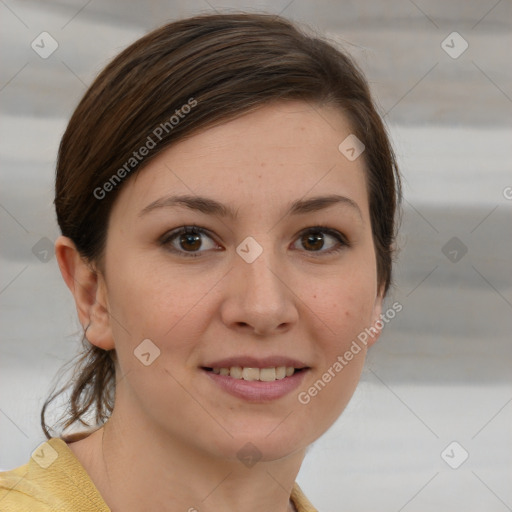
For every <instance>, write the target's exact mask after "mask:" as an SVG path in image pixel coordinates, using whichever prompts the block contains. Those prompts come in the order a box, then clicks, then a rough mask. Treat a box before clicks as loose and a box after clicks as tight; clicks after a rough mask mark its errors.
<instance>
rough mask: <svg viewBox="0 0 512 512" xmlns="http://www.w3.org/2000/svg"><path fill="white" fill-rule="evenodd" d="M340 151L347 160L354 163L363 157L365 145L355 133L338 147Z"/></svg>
mask: <svg viewBox="0 0 512 512" xmlns="http://www.w3.org/2000/svg"><path fill="white" fill-rule="evenodd" d="M338 150H339V152H340V153H341V154H342V155H343V156H344V157H345V158H346V159H347V160H350V161H351V162H353V161H354V160H356V159H357V158H359V157H360V156H361V154H362V153H363V151H364V150H365V145H364V144H363V143H362V142H361V141H360V140H359V139H358V138H357V137H356V136H355V135H354V134H353V133H351V134H350V135H349V136H348V137H347V138H346V139H344V140H343V142H342V143H341V144H340V145H339V146H338Z"/></svg>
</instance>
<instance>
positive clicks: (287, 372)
mask: <svg viewBox="0 0 512 512" xmlns="http://www.w3.org/2000/svg"><path fill="white" fill-rule="evenodd" d="M203 370H205V371H207V372H212V373H213V374H215V375H222V376H224V377H231V378H232V379H237V380H247V381H260V382H274V381H276V380H281V379H285V378H286V377H291V376H292V375H295V374H296V373H298V372H302V371H305V370H307V367H302V368H295V367H294V366H273V367H268V368H254V367H250V366H245V367H244V366H230V367H215V368H210V367H203Z"/></svg>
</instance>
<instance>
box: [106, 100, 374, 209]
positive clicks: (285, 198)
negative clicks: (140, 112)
mask: <svg viewBox="0 0 512 512" xmlns="http://www.w3.org/2000/svg"><path fill="white" fill-rule="evenodd" d="M350 134H351V128H350V125H349V123H348V120H347V119H346V118H345V117H344V116H343V115H342V114H341V111H340V110H339V109H337V108H334V107H332V106H319V105H310V104H308V103H305V102H300V101H296V102H295V101H294V102H291V101H288V102H283V103H275V104H270V105H266V106H263V107H260V108H259V109H257V110H255V111H253V112H250V113H247V114H244V115H243V116H241V117H238V118H236V119H233V120H230V121H227V122H226V123H223V124H220V125H217V126H215V127H212V128H207V129H205V130H202V131H199V132H197V133H195V134H193V135H191V136H190V137H189V138H187V139H185V140H182V141H180V142H178V143H176V144H175V145H173V146H171V147H169V148H167V149H166V150H164V151H163V152H162V153H161V154H160V155H158V156H157V157H156V158H155V159H154V160H153V161H152V162H150V163H149V164H148V165H147V166H146V167H144V168H143V169H142V170H141V171H139V172H138V173H137V174H136V175H135V176H134V179H130V180H128V182H127V183H126V184H125V185H124V186H123V188H122V190H121V191H120V195H119V197H118V199H117V202H116V203H118V205H117V209H120V208H122V210H123V211H124V212H123V215H124V216H126V215H131V214H132V213H133V212H132V210H133V211H135V210H136V211H137V213H138V212H140V211H141V210H142V209H143V208H144V207H146V206H147V205H148V204H149V203H150V202H152V201H155V200H156V199H158V198H159V197H162V196H164V195H166V194H189V195H190V194H192V195H194V194H197V195H201V196H208V197H212V198H215V199H216V200H218V201H222V202H224V203H227V204H230V205H233V206H234V207H236V208H237V209H241V210H242V212H243V210H244V208H245V207H249V205H251V207H252V208H253V209H254V208H255V207H259V208H263V205H264V208H265V209H266V211H267V213H270V210H271V209H272V206H273V205H275V206H276V208H277V207H279V205H282V204H283V203H291V202H292V201H294V200H297V199H299V198H301V197H305V196H308V195H311V196H315V195H324V194H326V193H338V194H343V195H345V196H348V197H350V198H351V199H352V200H354V201H355V202H357V203H358V204H359V206H360V208H361V210H367V203H366V201H367V199H366V179H365V169H364V161H363V158H357V159H356V160H354V161H350V160H348V159H347V158H346V157H345V156H344V155H343V154H342V153H341V152H340V150H339V148H338V147H339V145H340V143H342V141H343V140H345V139H346V138H347V136H349V135H350ZM115 208H116V205H115ZM276 211H277V210H276ZM363 214H364V213H363Z"/></svg>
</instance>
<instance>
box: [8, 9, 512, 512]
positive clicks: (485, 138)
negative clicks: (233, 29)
mask: <svg viewBox="0 0 512 512" xmlns="http://www.w3.org/2000/svg"><path fill="white" fill-rule="evenodd" d="M215 10H218V11H221V12H226V11H230V10H245V11H250V12H254V11H266V12H271V13H276V14H278V13H281V14H282V15H283V16H285V17H288V18H290V19H292V20H295V21H298V22H300V23H305V24H307V25H309V26H310V27H312V28H314V29H316V30H317V31H319V32H320V33H322V34H323V35H325V36H327V37H329V38H331V39H332V40H333V41H336V44H339V45H341V47H342V48H344V49H345V50H346V51H348V52H349V53H351V54H352V55H353V56H354V57H355V58H356V59H357V60H358V62H359V64H360V65H361V67H362V68H363V70H364V71H365V72H366V74H367V77H368V80H369V82H370V84H371V87H372V89H373V92H374V94H375V96H376V99H377V101H378V104H379V105H380V109H381V112H382V115H383V116H384V119H385V121H386V123H387V125H388V127H389V130H390V133H391V136H392V138H393V141H394V145H395V148H396V152H397V155H398V158H399V162H400V165H401V171H402V174H403V176H404V181H405V202H404V215H403V223H402V230H401V234H400V237H399V244H400V247H401V252H400V254H399V258H398V261H397V265H396V273H395V286H394V288H393V290H392V291H391V293H390V296H389V299H388V303H389V305H391V304H392V303H393V302H394V301H399V302H400V303H401V304H402V305H403V311H402V312H401V313H399V314H398V315H397V316H396V318H395V319H394V320H393V321H392V322H391V323H390V324H389V325H388V326H387V327H386V328H385V331H384V334H383V336H382V337H381V339H380V340H379V342H378V344H377V345H376V346H374V347H373V348H372V349H371V351H370V354H369V358H368V362H367V365H366V369H365V371H364V373H363V378H362V381H361V384H360V386H359V388H358V390H357V391H356V393H355V395H354V398H353V399H352V401H351V403H350V404H349V406H348V408H347V409H346V411H345V412H344V414H343V415H342V416H341V417H340V419H339V420H338V421H337V422H336V424H335V425H334V426H333V427H332V428H331V429H330V430H329V431H328V432H327V433H326V434H325V436H323V437H322V438H321V439H320V440H319V441H318V442H316V443H315V444H314V445H313V446H312V447H311V450H310V452H309V454H308V456H307V458H306V460H305V462H304V465H303V467H302V469H301V472H300V473H299V477H298V482H299V483H300V484H301V486H302V487H303V489H304V491H305V492H306V494H307V495H308V497H309V498H310V499H311V501H312V502H313V503H314V504H315V505H316V506H317V507H318V508H319V510H322V511H329V510H330V511H340V510H352V511H368V510H377V509H378V510H382V511H402V510H404V511H409V510H410V511H413V510H414V511H432V510H452V511H456V510H457V511H458V510H464V511H465V512H471V511H475V512H477V511H478V512H481V511H483V510H485V511H486V512H491V511H506V510H512V487H511V486H510V475H511V474H512V473H511V470H512V428H511V426H512V346H511V341H510V340H511V336H510V333H511V331H512V314H511V313H512V275H511V261H512V229H511V226H512V224H511V222H510V221H511V218H512V215H511V214H512V172H511V171H512V126H511V124H512V123H511V119H512V66H511V64H510V62H511V61H510V50H511V48H512V31H511V29H512V3H511V2H510V0H501V1H496V0H489V1H487V0H480V1H475V0H473V1H463V0H457V1H448V2H446V1H441V0H416V1H412V0H392V1H388V2H384V1H380V2H379V1H376V0H362V1H358V2H356V1H332V0H331V1H327V0H322V1H315V2H313V1H310V0H292V1H290V0H284V1H274V2H243V1H235V0H231V1H230V2H217V1H213V0H210V1H208V2H207V1H199V0H198V1H185V0H182V1H168V2H164V1H160V0H155V1H150V2H142V1H136V0H130V1H124V2H121V1H118V2H114V1H112V0H108V1H100V0H90V1H84V0H76V1H75V0H73V1H69V0H62V1H45V2H32V1H21V0H18V1H16V0H0V27H1V31H0V33H1V36H0V37H1V41H2V44H1V45H0V52H1V57H2V67H1V77H0V113H1V124H0V159H1V178H0V179H1V188H0V218H1V237H2V238H1V254H0V258H1V260H0V261H1V267H0V304H1V320H2V324H1V325H2V337H1V345H0V470H6V469H11V468H13V467H16V466H18V465H21V464H23V463H25V462H26V461H27V460H28V457H29V456H30V454H31V452H32V450H34V448H36V447H37V446H38V445H39V443H40V442H41V441H43V440H44V437H43V434H42V431H41V429H40V427H39V411H40V407H41V405H42V403H43V401H44V399H45V398H46V396H47V395H48V392H49V391H50V387H51V385H52V384H53V383H54V382H55V380H54V378H55V375H56V373H57V371H58V369H59V368H60V367H61V365H62V364H63V363H64V362H66V361H68V360H69V359H71V358H72V357H73V356H74V355H75V354H76V351H77V349H78V347H79V344H78V339H79V338H78V332H79V330H78V328H79V324H78V321H77V319H76V313H75V309H74V303H73V302H72V298H71V295H70V294H69V292H68V290H67V288H66V287H65V284H64V282H63V280H62V278H61V276H60V273H59V270H58V266H57V263H56V260H55V257H54V256H53V246H52V244H53V242H54V240H55V238H56V237H57V236H58V235H59V231H58V227H57V225H56V221H55V214H54V210H53V205H52V201H53V179H54V169H55V159H56V153H57V148H58V144H59V141H60V137H61V136H62V133H63V131H64V129H65V126H66V122H67V120H68V119H69V117H70V115H71V114H72V112H73V109H74V107H75V106H76V104H77V102H78V101H79V99H80V98H81V96H82V95H83V93H84V92H85V90H86V88H87V87H88V85H89V84H90V83H91V81H92V80H93V78H94V77H95V75H96V74H97V73H98V72H99V71H100V70H101V69H102V68H103V67H104V66H105V65H106V63H107V62H108V61H109V60H110V59H111V58H112V57H114V56H115V55H116V54H117V53H119V52H120V50H122V49H123V48H125V47H126V46H127V45H128V44H130V43H131V42H133V41H134V40H135V39H137V38H138V37H140V36H142V35H143V34H144V33H146V32H147V31H148V30H150V29H152V28H155V27H157V26H159V25H161V24H163V23H164V22H166V21H170V20H173V19H176V18H180V17H184V16H188V15H193V14H197V13H206V12H212V11H215ZM43 32H47V33H48V34H49V35H46V34H43V35H41V34H42V33H43ZM454 32H456V34H454ZM42 38H43V39H44V44H42V43H41V39H42ZM466 46H467V48H466ZM51 50H54V51H53V53H51V55H48V54H46V53H49V52H50V51H51ZM38 52H39V53H38ZM45 52H46V53H45ZM454 441H455V442H456V443H457V444H455V445H451V443H452V442H454ZM447 447H448V448H447ZM446 448H447V449H446ZM466 452H467V454H469V457H468V458H467V460H465V461H464V462H463V463H461V461H462V460H463V459H464V457H465V456H466ZM459 464H460V465H459ZM456 466H458V467H456Z"/></svg>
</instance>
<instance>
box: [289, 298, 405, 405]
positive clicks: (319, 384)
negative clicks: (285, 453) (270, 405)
mask: <svg viewBox="0 0 512 512" xmlns="http://www.w3.org/2000/svg"><path fill="white" fill-rule="evenodd" d="M402 309H403V306H402V304H400V302H394V303H393V305H392V306H391V307H390V308H389V309H388V310H387V311H386V312H385V313H382V314H381V315H380V318H379V319H378V320H376V321H375V323H374V324H373V325H372V326H371V327H367V328H365V329H364V331H361V332H360V333H359V334H358V335H357V339H355V340H353V341H352V345H351V346H350V348H349V349H348V350H347V351H346V352H345V353H344V354H343V355H339V356H338V357H337V358H336V361H335V362H334V363H333V364H332V365H331V366H330V367H329V368H328V369H327V370H326V371H325V372H324V373H323V374H322V376H321V377H320V378H319V379H318V380H316V381H315V383H314V384H312V385H311V386H310V387H309V388H308V389H307V390H306V391H301V392H300V393H299V394H298V395H297V399H298V401H299V402H300V403H301V404H302V405H307V404H309V402H311V399H312V398H314V397H315V396H317V395H318V393H320V391H322V390H323V389H324V388H325V386H327V384H329V382H331V380H332V379H334V378H335V377H336V375H338V374H339V373H340V372H341V371H342V370H343V368H345V366H347V365H348V364H349V362H350V361H352V359H354V356H356V355H357V354H359V352H361V350H362V347H361V345H364V346H365V347H366V345H367V344H368V338H374V337H375V336H377V334H379V332H380V331H382V329H384V325H385V324H388V323H389V322H390V321H391V320H393V318H395V316H396V315H397V313H400V311H402Z"/></svg>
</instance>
